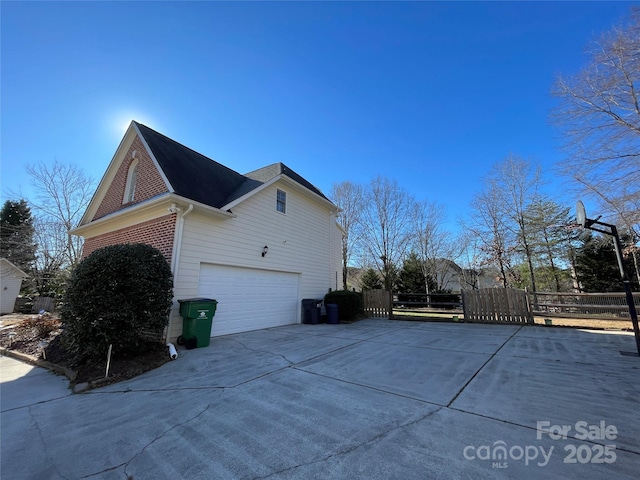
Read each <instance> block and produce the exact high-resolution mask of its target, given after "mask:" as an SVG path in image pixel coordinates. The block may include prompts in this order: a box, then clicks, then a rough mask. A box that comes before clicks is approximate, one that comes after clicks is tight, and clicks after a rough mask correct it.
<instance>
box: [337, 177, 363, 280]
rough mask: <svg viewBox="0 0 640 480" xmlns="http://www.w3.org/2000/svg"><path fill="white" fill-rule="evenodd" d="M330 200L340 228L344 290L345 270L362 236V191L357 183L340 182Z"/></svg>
mask: <svg viewBox="0 0 640 480" xmlns="http://www.w3.org/2000/svg"><path fill="white" fill-rule="evenodd" d="M331 199H332V200H333V203H335V204H336V206H337V207H338V209H339V211H338V217H337V221H338V224H339V225H340V227H341V228H342V280H343V283H342V284H343V285H344V288H345V289H346V288H347V268H348V266H349V264H350V263H351V259H352V257H353V255H354V253H355V252H356V250H357V248H358V245H359V242H360V239H361V236H362V228H361V227H362V222H361V220H362V210H363V208H364V191H363V188H362V186H361V185H359V184H357V183H353V182H349V181H345V182H340V183H336V184H334V185H333V187H332V189H331Z"/></svg>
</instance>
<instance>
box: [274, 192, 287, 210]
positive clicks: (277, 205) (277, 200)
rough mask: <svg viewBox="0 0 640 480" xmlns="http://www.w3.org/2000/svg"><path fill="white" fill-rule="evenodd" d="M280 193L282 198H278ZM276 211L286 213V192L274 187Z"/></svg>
mask: <svg viewBox="0 0 640 480" xmlns="http://www.w3.org/2000/svg"><path fill="white" fill-rule="evenodd" d="M280 194H282V195H283V197H284V198H283V200H281V199H280ZM280 206H282V210H280ZM276 212H278V213H281V214H283V215H286V214H287V192H286V191H285V190H281V189H279V188H276Z"/></svg>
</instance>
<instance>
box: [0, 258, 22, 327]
mask: <svg viewBox="0 0 640 480" xmlns="http://www.w3.org/2000/svg"><path fill="white" fill-rule="evenodd" d="M28 276H29V275H27V274H26V273H24V272H23V271H22V270H20V269H19V268H18V267H16V266H15V265H14V264H13V263H11V262H10V261H9V260H7V259H6V258H0V279H1V281H0V313H1V314H5V313H12V312H13V308H14V306H15V304H16V298H18V295H19V294H20V287H21V286H22V280H24V279H25V278H27V277H28Z"/></svg>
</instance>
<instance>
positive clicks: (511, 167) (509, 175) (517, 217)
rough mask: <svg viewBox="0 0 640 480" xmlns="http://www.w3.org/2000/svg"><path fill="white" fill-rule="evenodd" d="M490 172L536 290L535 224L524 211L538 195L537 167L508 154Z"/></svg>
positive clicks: (538, 170) (538, 173) (538, 175)
mask: <svg viewBox="0 0 640 480" xmlns="http://www.w3.org/2000/svg"><path fill="white" fill-rule="evenodd" d="M492 176H493V181H494V183H495V185H496V186H497V188H498V190H499V192H500V194H501V196H502V197H503V202H502V208H503V209H504V212H505V214H506V216H507V217H509V219H510V221H508V222H506V223H505V226H507V228H510V229H511V231H512V233H513V236H514V238H515V239H516V241H517V246H518V247H517V249H518V251H519V253H520V254H521V255H522V256H523V258H524V260H525V262H526V264H527V269H528V272H529V279H530V282H531V288H532V290H533V291H534V292H535V291H537V290H536V278H535V268H534V251H533V248H532V245H531V244H530V243H531V240H530V239H531V236H532V232H531V230H532V228H533V226H534V224H532V223H531V222H529V221H528V220H527V217H526V211H527V208H528V207H529V205H530V204H531V203H532V202H533V201H535V199H536V197H537V195H538V187H539V186H540V168H539V167H537V166H534V165H532V164H531V163H530V162H527V161H526V160H524V159H522V158H519V157H517V156H515V155H510V156H509V157H507V158H506V159H505V160H503V161H502V162H499V163H497V164H496V165H495V166H494V167H493V172H492Z"/></svg>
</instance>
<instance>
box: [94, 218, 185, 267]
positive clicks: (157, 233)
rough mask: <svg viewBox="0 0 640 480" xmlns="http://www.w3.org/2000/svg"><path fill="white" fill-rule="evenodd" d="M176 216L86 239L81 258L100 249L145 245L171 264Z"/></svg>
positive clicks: (156, 219)
mask: <svg viewBox="0 0 640 480" xmlns="http://www.w3.org/2000/svg"><path fill="white" fill-rule="evenodd" d="M176 218H177V214H175V213H171V214H169V215H164V216H162V217H159V218H155V219H153V220H149V221H146V222H143V223H139V224H137V225H133V226H131V227H127V228H121V229H120V230H115V231H113V232H109V233H105V234H102V235H98V236H96V237H91V238H87V239H86V240H85V242H84V247H83V250H82V258H85V257H86V256H88V255H90V254H91V252H93V251H94V250H97V249H99V248H102V247H107V246H109V245H117V244H122V243H125V244H128V243H146V244H147V245H151V246H152V247H156V248H157V249H158V250H160V251H161V252H162V254H163V255H164V257H165V258H166V259H167V262H169V264H171V253H172V250H173V239H174V233H175V229H176Z"/></svg>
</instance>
